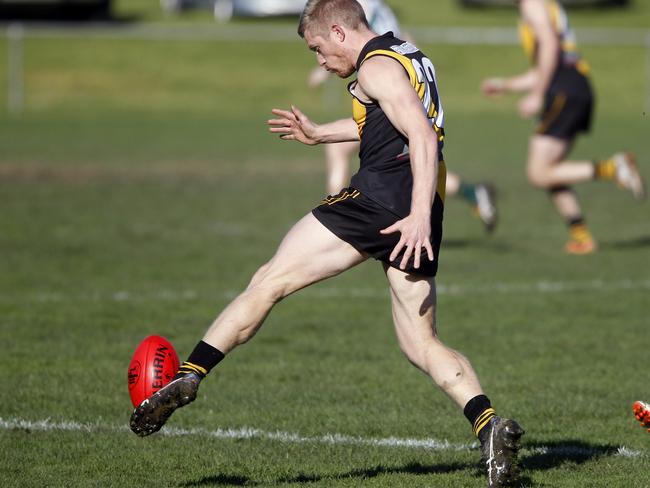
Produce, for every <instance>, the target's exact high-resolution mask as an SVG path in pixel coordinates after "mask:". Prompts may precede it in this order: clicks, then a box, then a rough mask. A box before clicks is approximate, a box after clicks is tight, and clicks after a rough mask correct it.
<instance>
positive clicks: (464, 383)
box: [385, 266, 524, 487]
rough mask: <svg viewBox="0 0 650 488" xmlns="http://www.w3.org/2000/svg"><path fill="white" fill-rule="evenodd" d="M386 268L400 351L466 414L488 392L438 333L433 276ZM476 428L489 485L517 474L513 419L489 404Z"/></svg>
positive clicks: (516, 430)
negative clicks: (502, 416)
mask: <svg viewBox="0 0 650 488" xmlns="http://www.w3.org/2000/svg"><path fill="white" fill-rule="evenodd" d="M385 269H386V276H387V277H388V281H389V283H390V288H391V300H392V306H393V321H394V323H395V330H396V332H397V338H398V341H399V344H400V347H401V349H402V351H403V352H404V354H405V355H406V357H407V358H408V359H409V361H411V363H413V364H414V365H415V366H416V367H418V368H419V369H420V370H422V371H423V372H425V373H426V374H428V375H429V376H430V377H431V379H433V381H434V382H435V383H436V384H437V385H438V386H439V387H440V388H442V390H443V391H444V392H445V393H446V394H447V395H448V396H449V397H450V398H451V399H452V400H453V401H454V402H455V403H456V404H457V405H458V406H459V407H461V408H463V409H464V412H465V413H466V415H467V411H468V406H469V405H471V404H472V403H473V402H474V401H476V400H477V399H481V398H485V399H486V400H487V397H485V395H484V394H483V390H482V388H481V385H480V383H479V380H478V377H477V376H476V373H475V372H474V369H473V368H472V365H471V364H470V362H469V360H468V359H467V358H466V357H465V356H463V355H462V354H461V353H459V352H458V351H455V350H453V349H451V348H449V347H447V346H445V345H444V344H443V343H442V342H440V340H439V339H438V337H437V333H436V319H435V314H436V289H435V280H434V278H425V277H418V276H417V275H413V274H407V273H405V272H403V271H400V270H398V269H395V268H391V267H387V266H385ZM488 402H489V401H488ZM488 405H489V403H488ZM468 418H469V417H468ZM478 424H481V425H478ZM474 428H475V433H476V434H477V436H478V437H479V439H480V440H481V450H482V454H483V458H484V461H485V465H486V472H487V475H488V486H489V487H500V486H509V485H510V484H511V483H512V482H514V481H515V480H516V479H517V477H518V467H517V453H518V450H519V440H520V438H521V436H522V435H523V433H524V432H523V429H522V428H521V427H520V426H519V424H517V422H515V421H514V420H509V419H502V418H500V417H497V416H496V415H495V414H494V410H493V409H492V408H491V406H490V407H489V408H487V409H485V410H484V411H483V412H481V413H480V414H479V415H478V418H477V419H476V421H475V422H474Z"/></svg>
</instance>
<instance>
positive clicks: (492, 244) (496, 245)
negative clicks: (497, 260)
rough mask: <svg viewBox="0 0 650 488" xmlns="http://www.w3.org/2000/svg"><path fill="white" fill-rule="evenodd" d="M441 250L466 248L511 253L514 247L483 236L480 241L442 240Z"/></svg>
mask: <svg viewBox="0 0 650 488" xmlns="http://www.w3.org/2000/svg"><path fill="white" fill-rule="evenodd" d="M442 248H443V249H458V250H461V249H468V248H483V249H486V250H489V251H494V252H501V253H506V252H511V251H513V250H514V249H515V247H514V246H513V245H512V244H511V243H508V242H504V241H500V240H494V239H492V238H491V237H490V236H485V237H483V238H480V239H454V238H451V239H447V238H444V237H443V239H442Z"/></svg>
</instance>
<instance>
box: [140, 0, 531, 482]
mask: <svg viewBox="0 0 650 488" xmlns="http://www.w3.org/2000/svg"><path fill="white" fill-rule="evenodd" d="M298 32H299V34H300V35H301V37H303V38H304V40H305V42H306V43H307V46H308V47H309V49H311V50H312V51H313V52H314V53H315V54H316V58H317V60H318V63H319V64H320V65H321V66H323V67H324V68H326V69H327V70H328V71H330V72H332V73H335V74H336V75H338V76H339V77H341V78H347V77H349V76H351V75H352V74H353V73H355V72H356V74H357V78H356V79H355V80H354V81H352V82H351V83H350V85H349V90H348V91H349V93H350V95H351V96H352V102H353V116H352V117H350V118H346V119H341V120H337V121H334V122H331V123H327V124H315V123H314V122H312V121H311V120H310V119H309V118H308V117H307V116H306V115H305V114H303V113H302V112H301V111H300V110H298V109H297V108H296V107H293V106H292V107H291V108H290V109H289V110H281V109H274V110H273V113H274V114H275V116H276V118H275V119H271V120H269V121H268V123H269V126H270V128H269V130H270V131H271V132H272V133H274V134H278V135H279V136H280V138H281V139H283V140H286V141H299V142H301V143H304V144H308V145H315V144H319V143H335V142H344V141H360V144H361V146H360V152H359V155H360V168H359V171H358V172H357V173H356V174H355V175H354V177H353V178H352V180H351V183H350V185H351V186H350V187H348V188H345V189H342V190H341V191H340V192H339V193H338V194H337V195H336V196H330V197H327V198H325V199H324V200H323V201H322V203H321V204H320V205H319V206H318V207H316V208H315V209H313V210H312V211H311V212H309V213H308V214H307V215H306V216H305V217H303V218H302V219H301V220H300V221H298V222H297V223H296V224H295V225H294V227H293V228H292V229H291V230H290V231H289V232H288V234H287V235H286V236H285V237H284V239H283V241H282V242H281V244H280V246H279V248H278V250H277V252H276V254H275V255H274V256H273V258H272V259H271V260H270V261H269V262H268V263H267V264H265V265H264V266H262V267H261V268H260V269H259V270H258V271H257V273H255V275H254V276H253V278H252V280H251V282H250V284H249V286H248V288H246V290H245V291H244V292H243V293H241V294H240V295H239V296H238V297H236V298H235V299H234V300H233V301H232V302H231V303H230V304H229V305H228V306H227V307H226V308H225V309H224V310H223V311H222V312H221V314H220V315H219V316H218V317H217V318H216V320H215V321H214V322H213V324H212V325H211V327H210V328H209V329H208V331H207V332H206V334H205V335H204V337H203V339H202V340H201V341H200V342H199V343H198V344H197V345H196V347H195V349H194V350H193V352H192V353H191V354H190V356H189V358H188V359H187V361H185V362H184V363H183V364H182V365H181V367H180V369H179V372H178V375H177V377H176V379H175V380H173V381H172V382H171V383H169V384H168V385H166V386H165V387H163V388H162V389H160V390H159V391H158V392H156V393H155V394H154V395H152V396H151V397H149V398H147V399H146V400H144V401H143V402H142V403H141V404H140V405H139V406H138V407H136V409H135V410H134V412H133V414H132V416H131V423H130V425H131V429H132V430H133V432H135V433H136V434H138V435H141V436H146V435H149V434H152V433H154V432H156V431H158V430H159V429H160V428H161V427H162V426H163V425H164V424H165V422H166V421H167V419H168V418H169V417H170V415H172V413H173V412H174V411H175V410H176V409H177V408H179V407H182V406H184V405H187V404H188V403H190V402H191V401H193V400H194V399H195V398H196V394H197V390H198V388H199V384H200V382H201V381H202V379H203V378H204V377H205V376H206V375H207V374H208V373H209V372H210V370H211V369H212V368H214V367H215V366H216V365H217V364H218V363H219V362H220V361H221V360H223V358H224V356H225V355H226V354H228V353H229V352H230V351H232V350H233V349H234V348H235V347H237V346H239V345H242V344H244V343H245V342H247V341H248V340H250V339H251V338H252V337H253V336H254V335H255V333H256V332H257V331H258V330H259V328H260V327H261V326H262V323H263V322H264V319H265V318H266V316H267V315H268V314H269V313H270V312H271V310H272V308H273V306H274V305H275V304H276V303H278V302H279V301H280V300H282V299H283V298H284V297H286V296H288V295H290V294H292V293H294V292H296V291H298V290H300V289H302V288H305V287H307V286H309V285H311V284H313V283H316V282H319V281H321V280H324V279H326V278H330V277H333V276H336V275H338V274H340V273H342V272H343V271H346V270H348V269H350V268H352V267H354V266H356V265H358V264H360V263H362V262H364V261H365V260H367V259H368V258H370V257H373V258H375V259H376V260H378V261H379V262H380V263H381V264H382V267H383V269H384V272H385V275H386V278H387V281H388V286H389V289H390V296H391V301H392V308H393V313H392V318H393V323H394V326H395V330H396V333H397V338H398V342H399V344H400V347H401V349H402V351H403V352H404V354H405V356H406V357H407V358H408V360H409V361H410V362H411V363H412V364H413V365H415V366H416V367H417V368H419V369H420V370H421V371H423V372H424V373H426V374H427V375H428V376H429V377H430V378H431V379H432V380H433V382H434V383H435V384H437V385H438V386H439V387H440V388H441V389H442V390H443V391H444V392H445V393H446V395H447V396H448V397H449V398H450V399H451V400H452V401H453V402H454V403H455V404H456V405H457V406H458V407H459V408H460V409H462V411H463V413H464V414H465V416H466V418H467V419H468V421H469V423H470V425H471V427H472V429H473V431H474V434H475V435H476V436H477V437H478V439H479V440H480V443H481V446H482V453H483V455H484V460H485V467H486V472H487V476H488V486H490V487H500V486H509V484H510V483H511V482H512V481H513V480H514V479H516V477H517V466H516V459H517V453H518V448H519V441H520V437H521V436H522V434H523V430H522V428H521V427H520V426H519V425H518V423H517V422H515V421H514V420H510V419H504V418H501V417H499V416H497V415H496V412H495V410H494V408H493V407H492V404H491V402H490V400H489V399H488V397H487V396H486V395H485V393H484V392H483V389H482V387H481V385H480V383H479V380H478V377H477V375H476V373H475V371H474V369H473V368H472V365H471V364H470V362H469V360H468V359H467V358H466V357H465V356H464V355H462V354H461V353H459V352H457V351H455V350H453V349H451V348H449V347H448V346H446V345H445V344H443V343H442V341H441V340H440V338H439V337H438V335H437V327H436V287H435V275H436V273H437V269H438V260H439V258H440V255H439V250H440V242H441V238H442V216H443V209H444V198H445V163H444V160H443V152H442V151H443V145H444V114H443V112H442V110H441V107H440V97H439V93H438V87H437V82H436V77H435V68H434V65H433V63H432V62H431V60H430V59H429V58H428V57H426V56H425V54H424V53H423V52H422V51H420V50H419V49H418V48H417V47H416V46H414V45H413V44H412V43H410V42H407V41H404V40H401V39H399V38H396V37H395V36H394V35H393V34H392V33H387V34H384V35H382V36H377V35H376V34H375V33H374V32H373V31H372V30H371V29H370V27H369V26H368V23H367V21H366V18H365V15H364V12H363V9H362V8H361V6H360V5H359V4H358V3H357V2H356V1H355V0H309V1H308V2H307V4H306V6H305V10H304V12H303V14H302V16H301V19H300V24H299V29H298Z"/></svg>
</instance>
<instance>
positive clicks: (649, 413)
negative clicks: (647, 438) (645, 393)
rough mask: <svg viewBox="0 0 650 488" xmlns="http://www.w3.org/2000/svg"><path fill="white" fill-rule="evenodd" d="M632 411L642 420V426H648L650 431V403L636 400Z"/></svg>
mask: <svg viewBox="0 0 650 488" xmlns="http://www.w3.org/2000/svg"><path fill="white" fill-rule="evenodd" d="M632 411H633V412H634V416H635V417H636V419H637V420H638V421H639V422H641V426H643V427H645V428H647V429H648V432H650V403H646V402H641V401H638V402H634V405H632Z"/></svg>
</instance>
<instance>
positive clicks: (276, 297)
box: [246, 268, 290, 304]
mask: <svg viewBox="0 0 650 488" xmlns="http://www.w3.org/2000/svg"><path fill="white" fill-rule="evenodd" d="M258 273H259V275H258V274H257V273H256V276H255V277H254V278H253V280H252V281H251V283H250V285H248V288H247V290H246V291H247V292H249V293H254V294H256V295H257V296H258V297H259V298H260V299H261V300H263V301H264V302H267V303H271V304H275V303H278V302H279V301H281V300H282V299H283V298H285V297H286V296H287V295H289V293H290V289H289V286H288V283H287V282H286V280H283V279H281V278H278V277H275V276H273V274H272V273H271V272H270V270H269V269H268V268H267V269H262V268H260V271H258Z"/></svg>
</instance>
